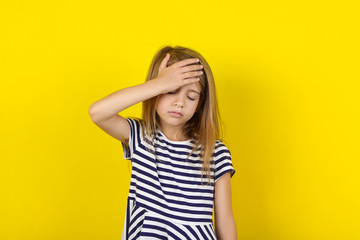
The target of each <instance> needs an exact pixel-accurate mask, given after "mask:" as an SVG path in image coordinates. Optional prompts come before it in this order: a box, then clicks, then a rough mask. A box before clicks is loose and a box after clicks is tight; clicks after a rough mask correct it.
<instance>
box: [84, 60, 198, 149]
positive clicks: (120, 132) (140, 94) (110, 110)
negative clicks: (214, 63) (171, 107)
mask: <svg viewBox="0 0 360 240" xmlns="http://www.w3.org/2000/svg"><path fill="white" fill-rule="evenodd" d="M169 59H170V55H167V56H166V57H165V58H164V59H163V60H162V62H161V65H160V67H159V74H158V76H157V77H156V78H155V79H152V80H150V81H147V82H145V83H143V84H139V85H136V86H132V87H128V88H124V89H120V90H118V91H116V92H113V93H111V94H110V95H108V96H106V97H104V98H102V99H100V100H98V101H96V102H94V103H93V104H91V106H90V108H89V114H90V117H91V120H92V121H93V122H94V123H95V124H96V125H97V126H99V127H100V128H101V129H103V130H104V131H105V132H106V133H108V134H109V135H111V136H113V137H114V138H116V139H119V140H120V141H122V142H125V143H126V140H127V139H128V137H129V135H130V126H129V124H128V123H127V121H126V120H125V119H124V118H123V117H121V116H120V115H118V113H119V112H121V111H123V110H124V109H126V108H128V107H130V106H133V105H135V104H137V103H139V102H142V101H145V100H147V99H149V98H152V97H155V96H157V95H159V94H164V93H167V92H171V91H173V90H176V89H178V88H180V87H182V86H184V85H187V84H191V83H194V82H198V81H199V79H197V78H195V76H200V75H201V74H199V72H198V71H193V70H199V69H200V68H201V66H200V65H189V66H187V65H188V64H192V63H196V62H197V61H196V60H195V58H190V59H185V60H183V61H180V62H176V63H174V64H173V65H171V66H169V67H166V64H167V61H168V60H169Z"/></svg>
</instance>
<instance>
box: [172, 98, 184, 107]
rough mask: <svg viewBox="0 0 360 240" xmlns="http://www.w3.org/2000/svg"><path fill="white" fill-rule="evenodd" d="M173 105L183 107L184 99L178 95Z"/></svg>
mask: <svg viewBox="0 0 360 240" xmlns="http://www.w3.org/2000/svg"><path fill="white" fill-rule="evenodd" d="M174 105H175V107H181V108H183V107H184V100H183V98H182V97H181V96H179V97H178V98H177V99H176V100H175V102H174Z"/></svg>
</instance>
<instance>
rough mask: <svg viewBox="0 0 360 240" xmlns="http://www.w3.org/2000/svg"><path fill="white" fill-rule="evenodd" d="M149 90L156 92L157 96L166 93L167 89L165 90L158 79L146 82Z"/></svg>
mask: <svg viewBox="0 0 360 240" xmlns="http://www.w3.org/2000/svg"><path fill="white" fill-rule="evenodd" d="M145 85H147V87H148V89H151V90H154V91H155V94H156V96H157V95H160V94H163V93H165V89H164V88H163V84H161V83H160V81H159V80H158V78H153V79H151V80H149V81H147V82H145Z"/></svg>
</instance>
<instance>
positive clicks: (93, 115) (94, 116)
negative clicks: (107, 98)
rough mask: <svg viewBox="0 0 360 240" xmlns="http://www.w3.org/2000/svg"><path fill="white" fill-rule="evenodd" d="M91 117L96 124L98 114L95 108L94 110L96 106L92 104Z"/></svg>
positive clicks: (90, 108)
mask: <svg viewBox="0 0 360 240" xmlns="http://www.w3.org/2000/svg"><path fill="white" fill-rule="evenodd" d="M88 111H89V115H90V118H91V120H92V121H93V122H96V121H97V117H96V116H97V114H96V111H95V108H94V104H91V106H90V107H89V110H88Z"/></svg>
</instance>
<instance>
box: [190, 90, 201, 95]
mask: <svg viewBox="0 0 360 240" xmlns="http://www.w3.org/2000/svg"><path fill="white" fill-rule="evenodd" d="M189 92H194V93H197V94H199V95H200V93H199V92H198V91H196V90H193V89H190V90H189Z"/></svg>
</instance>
